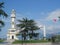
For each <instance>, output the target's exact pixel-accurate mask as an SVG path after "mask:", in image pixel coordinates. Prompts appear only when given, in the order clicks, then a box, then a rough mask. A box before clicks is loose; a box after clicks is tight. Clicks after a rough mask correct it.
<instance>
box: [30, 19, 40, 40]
mask: <svg viewBox="0 0 60 45" xmlns="http://www.w3.org/2000/svg"><path fill="white" fill-rule="evenodd" d="M29 27H30V29H29V30H30V31H31V32H30V33H29V37H30V39H32V38H33V37H36V36H38V33H35V32H34V31H35V30H38V29H39V27H38V26H36V23H35V21H34V20H29Z"/></svg>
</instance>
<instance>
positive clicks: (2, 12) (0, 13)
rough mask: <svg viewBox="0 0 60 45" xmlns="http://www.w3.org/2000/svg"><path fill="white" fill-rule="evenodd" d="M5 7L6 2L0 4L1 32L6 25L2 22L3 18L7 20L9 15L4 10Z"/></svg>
mask: <svg viewBox="0 0 60 45" xmlns="http://www.w3.org/2000/svg"><path fill="white" fill-rule="evenodd" d="M3 5H4V2H0V30H1V28H2V27H3V26H4V25H5V24H4V21H2V19H1V16H3V17H6V18H7V17H8V15H7V13H6V12H5V11H4V10H3V8H4V6H3Z"/></svg>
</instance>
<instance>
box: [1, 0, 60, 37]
mask: <svg viewBox="0 0 60 45" xmlns="http://www.w3.org/2000/svg"><path fill="white" fill-rule="evenodd" d="M0 2H5V4H4V7H5V8H4V10H5V12H6V13H7V14H8V15H9V17H8V19H4V21H5V23H7V24H6V25H5V27H4V28H3V29H2V31H1V32H0V34H1V35H0V37H3V36H4V35H6V33H7V30H8V29H9V28H10V14H11V10H12V9H15V11H16V20H18V19H22V18H24V17H27V18H29V19H34V20H35V21H36V22H37V23H38V26H40V25H46V27H47V28H46V30H48V31H47V32H50V33H52V32H56V30H55V28H56V29H58V31H57V32H59V29H60V28H59V27H60V24H59V23H60V21H59V20H58V17H59V16H60V0H0ZM55 18H56V19H57V22H56V23H55V22H53V21H52V20H53V19H55ZM54 30H55V31H54Z"/></svg>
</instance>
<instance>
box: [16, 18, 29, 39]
mask: <svg viewBox="0 0 60 45" xmlns="http://www.w3.org/2000/svg"><path fill="white" fill-rule="evenodd" d="M18 22H19V24H17V27H19V28H21V29H22V30H21V32H20V33H22V37H23V38H24V40H26V35H27V33H28V30H29V28H28V19H27V18H26V19H25V18H23V19H22V20H18Z"/></svg>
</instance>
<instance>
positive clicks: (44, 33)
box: [43, 25, 46, 40]
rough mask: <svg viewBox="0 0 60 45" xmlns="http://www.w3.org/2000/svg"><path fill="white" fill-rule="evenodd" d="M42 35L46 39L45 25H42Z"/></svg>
mask: <svg viewBox="0 0 60 45" xmlns="http://www.w3.org/2000/svg"><path fill="white" fill-rule="evenodd" d="M43 35H44V40H46V29H45V25H44V27H43Z"/></svg>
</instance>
